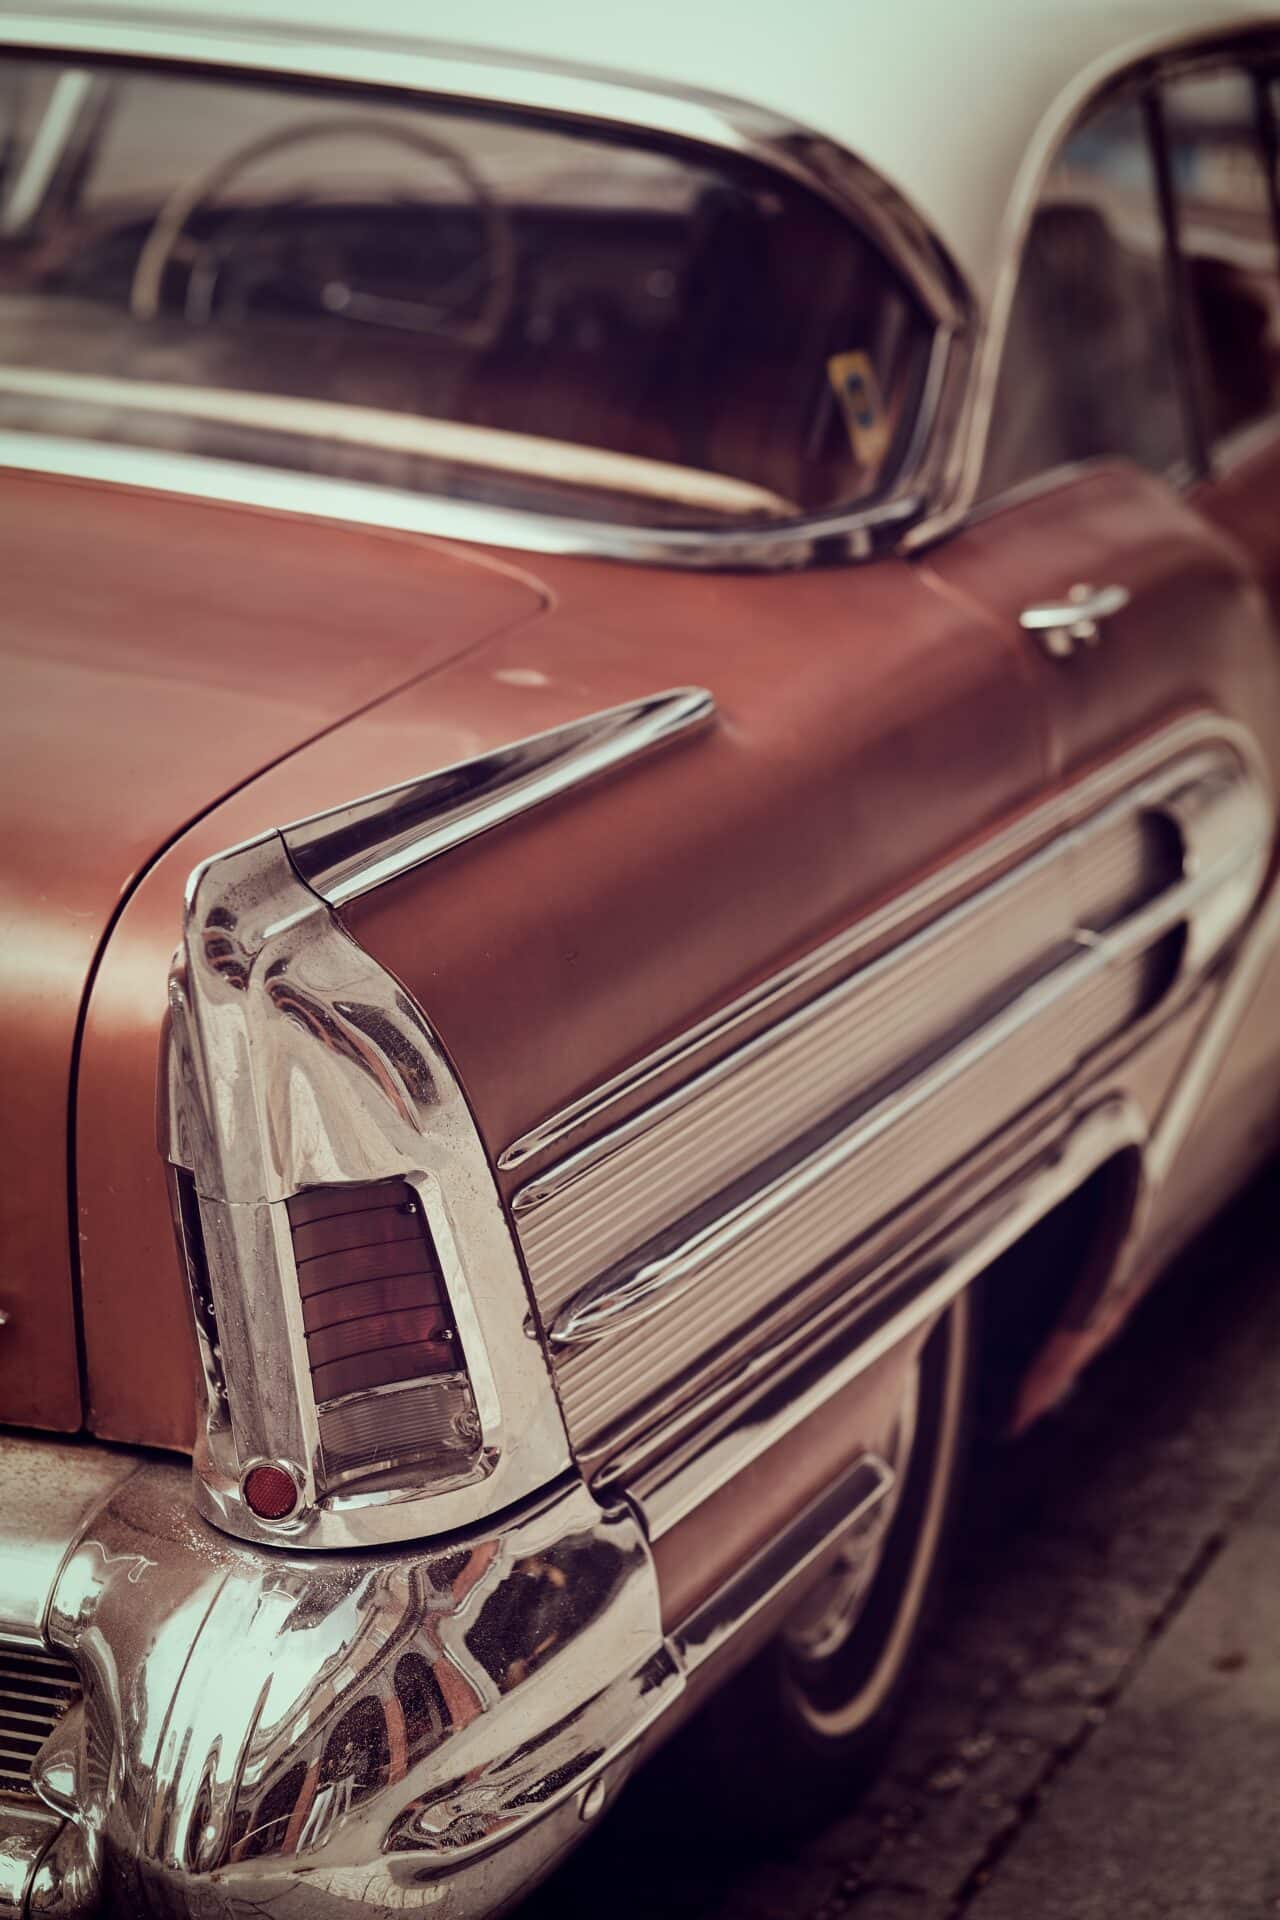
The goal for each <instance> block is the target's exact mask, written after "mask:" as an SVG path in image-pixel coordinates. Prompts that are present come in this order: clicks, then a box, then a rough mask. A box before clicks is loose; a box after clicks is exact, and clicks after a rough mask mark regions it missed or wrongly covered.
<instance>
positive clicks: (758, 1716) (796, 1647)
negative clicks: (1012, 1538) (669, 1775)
mask: <svg viewBox="0 0 1280 1920" xmlns="http://www.w3.org/2000/svg"><path fill="white" fill-rule="evenodd" d="M975 1305H976V1303H975V1301H974V1300H973V1298H972V1296H971V1294H970V1293H968V1292H966V1293H963V1294H961V1295H960V1297H959V1298H958V1299H957V1300H956V1301H955V1302H954V1303H953V1305H952V1306H950V1307H949V1308H948V1309H947V1311H946V1312H945V1313H944V1314H943V1315H942V1316H941V1318H940V1319H939V1320H938V1322H937V1324H936V1325H935V1327H934V1328H933V1329H932V1331H931V1332H930V1334H929V1337H928V1339H927V1341H926V1342H925V1344H924V1346H923V1348H922V1350H921V1354H920V1358H919V1361H918V1363H917V1365H916V1367H915V1368H914V1369H913V1371H912V1375H911V1380H910V1384H909V1386H908V1389H907V1392H906V1394H905V1396H904V1399H903V1404H902V1408H901V1411H900V1414H899V1418H898V1421H897V1427H896V1433H895V1437H894V1440H893V1442H892V1443H891V1447H890V1451H891V1452H892V1454H893V1456H894V1457H893V1460H892V1462H891V1464H892V1465H893V1466H894V1469H895V1473H896V1476H897V1478H896V1482H895V1486H894V1490H893V1493H892V1494H891V1495H890V1497H889V1503H888V1506H887V1511H886V1509H885V1508H884V1507H882V1509H881V1511H880V1514H879V1516H878V1520H879V1524H878V1526H876V1528H875V1532H874V1534H868V1532H867V1531H866V1529H865V1527H864V1528H857V1529H854V1530H853V1531H852V1532H851V1534H850V1537H849V1540H848V1541H847V1543H846V1546H845V1549H844V1551H843V1552H842V1553H841V1554H840V1555H839V1556H838V1558H837V1559H836V1560H835V1561H834V1562H833V1564H832V1565H831V1566H830V1567H829V1569H828V1570H827V1571H826V1572H825V1573H824V1575H823V1577H822V1579H821V1580H820V1581H819V1582H818V1583H817V1585H816V1586H815V1587H814V1588H812V1589H811V1590H810V1592H809V1593H808V1594H806V1596H805V1598H804V1600H803V1601H802V1602H801V1603H800V1604H799V1605H798V1606H797V1608H796V1610H795V1612H794V1613H793V1614H792V1615H791V1617H790V1618H789V1620H788V1621H787V1623H786V1625H785V1627H784V1628H783V1630H782V1632H781V1633H780V1634H779V1636H778V1638H777V1639H776V1640H775V1641H773V1642H772V1643H771V1644H770V1645H769V1646H768V1647H766V1648H765V1649H764V1651H763V1652H762V1653H760V1654H759V1655H758V1656H757V1657H756V1658H755V1660H754V1661H752V1662H751V1664H750V1665H749V1666H747V1667H746V1668H744V1670H743V1672H742V1673H741V1674H740V1675H738V1676H737V1677H736V1679H735V1680H733V1681H732V1682H730V1684H729V1685H728V1686H727V1687H726V1688H725V1689H724V1690H723V1691H722V1693H720V1694H719V1695H718V1696H716V1697H715V1698H714V1699H713V1700H712V1701H711V1702H710V1704H709V1706H708V1707H707V1709H706V1710H705V1712H704V1714H703V1715H702V1716H701V1723H702V1724H700V1725H698V1726H696V1727H695V1729H691V1733H692V1736H693V1739H694V1741H695V1743H696V1745H697V1746H698V1747H700V1748H702V1749H703V1752H704V1758H710V1757H712V1756H706V1754H705V1748H706V1745H707V1743H708V1742H710V1744H711V1746H712V1747H713V1749H714V1756H713V1758H712V1765H713V1769H714V1775H715V1778H716V1781H717V1788H716V1798H717V1799H720V1800H723V1802H724V1804H725V1806H726V1810H727V1809H728V1808H729V1806H730V1805H732V1807H733V1809H734V1817H735V1819H736V1820H738V1821H741V1819H742V1817H743V1814H744V1811H748V1810H749V1816H750V1818H751V1820H752V1822H753V1825H755V1826H756V1828H757V1831H760V1832H762V1833H765V1834H769V1835H784V1836H785V1835H789V1834H794V1833H795V1832H797V1831H801V1830H803V1829H805V1828H807V1827H811V1826H812V1825H813V1824H814V1823H815V1821H817V1820H819V1819H821V1817H822V1816H823V1814H824V1813H825V1812H827V1811H828V1810H829V1809H830V1808H831V1807H832V1806H833V1805H834V1804H835V1803H836V1802H842V1803H844V1804H845V1805H847V1804H848V1802H849V1800H850V1798H851V1797H853V1796H854V1795H856V1793H857V1792H858V1790H859V1789H860V1787H861V1786H862V1785H864V1784H865V1782H866V1781H867V1780H868V1779H869V1777H870V1776H871V1774H872V1773H873V1772H874V1771H875V1769H876V1767H877V1766H878V1765H879V1763H880V1760H881V1758H882V1757H883V1753H884V1749H885V1746H886V1745H887V1742H888V1739H889V1737H890V1735H891V1734H892V1732H893V1730H894V1727H895V1726H896V1723H897V1720H898V1717H899V1714H900V1712H901V1708H902V1706H903V1704H904V1699H905V1695H906V1692H907V1688H908V1684H909V1681H910V1678H911V1667H912V1656H913V1654H914V1652H915V1650H916V1647H917V1646H918V1644H919V1641H920V1638H921V1634H922V1632H923V1629H924V1627H925V1625H926V1623H927V1621H928V1618H929V1614H930V1609H931V1603H932V1601H933V1599H934V1597H935V1594H936V1592H937V1588H938V1585H939V1581H940V1575H941V1571H942V1567H943V1564H944V1561H945V1558H946V1550H947V1544H948V1539H949V1535H950V1532H951V1522H952V1519H953V1516H954V1512H955V1507H956V1501H957V1495H958V1492H959V1488H960V1485H961V1482H962V1478H963V1469H964V1465H965V1462H966V1459H967V1455H968V1437H969V1425H970V1402H971V1398H972V1386H973V1374H974V1354H975V1350H976V1325H975V1321H976V1315H975Z"/></svg>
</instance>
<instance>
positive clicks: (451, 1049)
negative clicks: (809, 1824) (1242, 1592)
mask: <svg viewBox="0 0 1280 1920" xmlns="http://www.w3.org/2000/svg"><path fill="white" fill-rule="evenodd" d="M290 16H292V19H290ZM426 21H429V24H430V31H431V34H432V36H433V38H432V39H431V40H430V41H427V40H425V39H423V38H422V37H421V36H422V31H423V23H424V22H426ZM353 22H354V24H353ZM0 49H2V50H0V74H2V75H3V87H2V88H0V336H2V339H3V344H2V346H0V465H2V466H3V468H4V473H3V475H2V476H0V541H2V544H3V560H2V562H0V565H2V575H0V577H2V579H3V591H2V599H0V607H2V624H3V632H4V649H5V666H4V673H5V691H4V698H3V730H4V777H5V795H6V799H5V810H4V815H3V820H4V873H5V898H6V903H7V904H6V909H5V913H6V919H5V932H4V941H3V965H4V988H3V993H4V1050H5V1051H4V1079H5V1086H6V1088H7V1095H6V1100H5V1106H4V1135H5V1145H4V1154H5V1179H4V1187H3V1207H4V1216H5V1223H4V1243H3V1245H4V1258H3V1265H2V1267H0V1308H2V1309H3V1325H2V1326H0V1420H3V1421H4V1422H5V1423H6V1431H5V1432H4V1434H3V1435H2V1436H0V1913H24V1914H26V1913H29V1914H30V1915H32V1916H45V1917H46V1920H49V1917H51V1916H55V1915H57V1916H64V1917H66V1916H73V1915H87V1914H90V1913H92V1912H94V1911H96V1910H98V1908H99V1906H100V1905H101V1904H102V1903H103V1902H104V1901H108V1902H114V1903H115V1906H116V1908H117V1910H119V1911H122V1912H129V1913H132V1912H141V1911H152V1912H163V1913H174V1912H179V1913H181V1912H192V1913H197V1914H200V1915H218V1914H225V1915H229V1916H231V1915H243V1914H248V1913H250V1912H252V1913H254V1914H266V1913H270V1914H278V1915H281V1916H313V1915H315V1916H329V1915H339V1914H351V1913H353V1912H354V1911H356V1910H357V1909H360V1908H362V1907H365V1906H367V1907H370V1908H373V1909H379V1910H381V1909H385V1910H393V1911H396V1912H399V1911H401V1910H402V1909H403V1910H409V1909H415V1910H416V1909H418V1908H422V1909H424V1910H427V1911H429V1912H430V1913H431V1914H433V1915H437V1916H440V1917H441V1920H474V1917H475V1916H480V1915H487V1914H492V1913H496V1912H498V1911H499V1910H501V1909H503V1908H505V1907H507V1906H509V1905H510V1904H512V1903H513V1902H514V1901H516V1900H518V1899H519V1897H520V1896H521V1894H522V1893H523V1892H524V1891H525V1890H526V1889H527V1888H529V1887H530V1886H532V1885H533V1884H534V1882H535V1881H536V1880H537V1879H538V1878H539V1877H540V1876H542V1875H544V1874H545V1873H546V1872H548V1870H549V1869H550V1868H551V1867H552V1866H553V1865H554V1863H555V1862H556V1861H557V1860H558V1859H559V1858H560V1857H562V1856H563V1854H564V1853H565V1852H566V1851H567V1850H568V1849H569V1848H570V1847H571V1846H572V1845H573V1844H574V1842H575V1841H576V1840H577V1839H578V1838H579V1837H580V1836H581V1835H583V1834H584V1833H586V1832H587V1831H588V1830H589V1829H590V1827H591V1825H592V1823H593V1822H594V1821H595V1820H596V1819H597V1817H598V1816H599V1815H600V1813H601V1812H602V1810H603V1809H605V1808H606V1807H608V1806H609V1805H610V1803H611V1802H612V1800H613V1798H614V1796H615V1795H616V1793H617V1792H618V1789H619V1786H620V1785H621V1783H622V1782H623V1780H624V1779H625V1777H626V1776H627V1775H628V1773H629V1772H630V1771H631V1770H632V1768H633V1767H634V1766H635V1764H636V1763H637V1761H638V1760H639V1759H640V1758H641V1757H642V1756H643V1755H645V1754H646V1753H648V1752H650V1751H651V1750H652V1749H654V1748H655V1747H656V1746H657V1745H658V1744H659V1743H660V1742H661V1741H663V1740H664V1739H665V1738H666V1737H667V1736H668V1735H669V1734H670V1733H671V1732H672V1730H673V1729H675V1728H676V1727H677V1726H681V1727H683V1729H684V1732H683V1734H682V1739H693V1740H698V1741H705V1742H708V1743H709V1747H708V1749H707V1750H708V1751H710V1752H711V1753H712V1754H714V1755H716V1756H718V1758H716V1759H715V1761H714V1764H713V1766H712V1767H711V1768H710V1769H709V1770H710V1771H713V1772H714V1771H715V1770H716V1769H717V1768H719V1767H720V1766H721V1765H724V1766H726V1767H727V1766H728V1765H729V1763H730V1760H731V1759H732V1757H733V1755H734V1754H735V1753H737V1754H741V1755H745V1756H746V1757H747V1758H748V1760H749V1762H750V1767H747V1768H744V1769H743V1777H744V1780H745V1779H746V1777H747V1774H748V1773H751V1772H752V1771H753V1770H754V1772H753V1777H754V1778H755V1779H756V1780H757V1783H758V1784H757V1788H756V1789H751V1788H750V1787H749V1786H746V1785H744V1786H743V1787H742V1788H741V1792H742V1794H743V1795H744V1796H747V1795H748V1794H749V1793H750V1792H752V1791H756V1792H757V1797H758V1800H759V1803H760V1805H761V1807H762V1808H765V1809H767V1808H768V1807H770V1806H772V1807H773V1808H774V1809H775V1810H776V1811H777V1812H778V1813H779V1815H780V1816H782V1817H785V1818H786V1819H788V1820H789V1819H791V1818H793V1817H795V1818H799V1817H802V1815H803V1813H804V1812H805V1810H806V1808H809V1809H812V1808H814V1807H817V1806H820V1805H821V1804H822V1803H823V1796H824V1794H826V1793H827V1792H828V1791H829V1790H830V1783H832V1782H836V1783H838V1787H839V1791H841V1792H843V1793H845V1794H848V1793H849V1792H851V1791H852V1788H853V1784H854V1783H855V1782H856V1780H857V1778H858V1777H859V1776H860V1775H865V1774H866V1772H867V1770H868V1769H869V1768H870V1767H871V1766H872V1765H873V1764H874V1760H875V1756H876V1754H877V1752H878V1751H879V1749H880V1747H881V1745H882V1743H883V1740H884V1738H885V1734H886V1729H887V1728H888V1727H890V1726H891V1724H892V1720H893V1715H894V1713H895V1710H896V1708H897V1706H898V1703H899V1701H900V1699H901V1696H902V1692H903V1685H904V1679H905V1677H906V1675H907V1673H908V1671H909V1668H910V1664H911V1658H912V1652H913V1648H914V1647H915V1646H916V1644H917V1643H918V1640H919V1637H920V1632H921V1622H922V1620H923V1619H924V1617H925V1614H926V1609H927V1606H928V1604H929V1602H930V1598H931V1595H933V1594H935V1593H936V1591H937V1587H938V1573H939V1568H940V1565H941V1561H942V1557H943V1548H944V1543H945V1539H946V1536H947V1532H948V1523H949V1519H950V1517H951V1516H952V1515H953V1514H954V1511H955V1506H956V1500H955V1495H956V1488H957V1485H958V1481H959V1474H960V1468H961V1463H962V1460H963V1457H964V1452H965V1440H966V1434H967V1432H968V1431H969V1428H970V1425H971V1419H970V1416H971V1414H972V1413H973V1410H974V1406H975V1402H976V1401H977V1400H978V1399H979V1398H980V1400H981V1406H982V1412H983V1417H984V1419H987V1420H989V1421H991V1422H994V1423H995V1424H996V1425H997V1426H999V1427H1001V1428H1002V1429H1004V1428H1009V1429H1013V1430H1015V1431H1016V1430H1020V1429H1021V1428H1022V1427H1024V1426H1025V1425H1026V1424H1027V1423H1028V1422H1029V1421H1031V1420H1032V1419H1033V1418H1035V1417H1036V1415H1037V1414H1039V1413H1041V1412H1043V1411H1045V1410H1046V1409H1048V1408H1049V1407H1051V1406H1052V1405H1053V1404H1054V1403H1055V1402H1056V1401H1057V1400H1058V1399H1059V1398H1060V1397H1061V1396H1062V1394H1063V1393H1064V1392H1065V1391H1066V1390H1067V1388H1068V1387H1069V1386H1070V1384H1071V1382H1072V1380H1073V1378H1074V1376H1075V1375H1076V1374H1077V1373H1078V1371H1079V1370H1080V1369H1081V1368H1082V1367H1083V1366H1084V1365H1085V1364H1086V1362H1087V1361H1088V1360H1089V1358H1090V1356H1091V1355H1093V1354H1094V1353H1095V1352H1096V1351H1097V1349H1098V1348H1099V1347H1100V1346H1101V1345H1102V1343H1103V1342H1104V1341H1106V1340H1107V1339H1108V1337H1109V1336H1110V1335H1111V1334H1112V1333H1113V1332H1114V1330H1115V1329H1116V1328H1117V1327H1118V1326H1119V1324H1120V1323H1121V1322H1122V1321H1123V1320H1124V1319H1125V1317H1126V1315H1127V1314H1128V1313H1129V1312H1130V1309H1131V1307H1132V1305H1133V1303H1134V1301H1135V1300H1136V1299H1138V1298H1139V1297H1140V1295H1141V1293H1142V1291H1143V1289H1144V1287H1145V1286H1146V1285H1147V1284H1148V1283H1149V1282H1150V1281H1151V1280H1152V1279H1153V1277H1154V1276H1155V1275H1156V1274H1157V1273H1158V1272H1159V1271H1160V1269H1161V1267H1162V1266H1163V1265H1164V1264H1165V1263H1167V1261H1168V1259H1169V1257H1170V1255H1171V1253H1172V1252H1173V1251H1174V1250H1175V1249H1176V1248H1177V1247H1178V1246H1179V1245H1180V1244H1182V1243H1183V1242H1184V1241H1185V1240H1186V1238H1187V1236H1188V1235H1189V1234H1191V1233H1192V1232H1193V1231H1194V1230H1196V1229H1197V1228H1199V1227H1200V1226H1202V1225H1203V1224H1204V1223H1205V1222H1207V1221H1208V1220H1209V1218H1210V1217H1211V1216H1212V1214H1213V1212H1214V1211H1215V1209H1217V1208H1218V1207H1219V1206H1220V1205H1221V1204H1222V1202H1223V1200H1224V1199H1225V1198H1226V1197H1227V1196H1228V1195H1229V1194H1230V1192H1231V1191H1232V1190H1233V1189H1234V1188H1235V1187H1236V1186H1237V1185H1238V1184H1239V1183H1240V1182H1241V1181H1243V1180H1244V1179H1245V1178H1246V1177H1247V1176H1248V1175H1249V1174H1250V1173H1251V1171H1252V1170H1253V1169H1255V1168H1257V1167H1258V1166H1260V1165H1261V1164H1262V1163H1263V1161H1264V1159H1265V1157H1266V1156H1267V1155H1268V1154H1269V1153H1270V1152H1271V1151H1272V1150H1273V1148H1274V1146H1275V1144H1276V1141H1277V1136H1278V1134H1280V944H1278V936H1280V890H1278V889H1277V887H1276V884H1275V881H1274V877H1273V864H1272V862H1273V846H1274V838H1275V828H1276V798H1275V796H1276V788H1277V782H1278V780H1280V636H1278V633H1277V627H1276V622H1275V614H1276V606H1277V601H1278V600H1280V251H1278V245H1277V235H1278V233H1280V194H1278V189H1277V127H1278V124H1280V19H1277V20H1276V21H1275V22H1273V23H1272V24H1271V25H1269V24H1268V19H1267V17H1266V15H1265V14H1264V13H1262V12H1257V11H1255V12H1252V13H1249V14H1247V15H1241V14H1239V13H1238V12H1237V11H1235V10H1233V9H1232V8H1231V7H1229V6H1226V5H1223V4H1221V3H1220V0H1119V4H1115V3H1113V0H1036V3H1035V4H1030V0H1021V3H1020V0H965V4H963V5H955V4H953V5H949V6H947V5H942V4H937V3H931V4H929V5H927V6H926V5H923V4H918V5H915V6H896V7H876V8H872V7H870V6H836V5H834V4H831V3H830V0H800V4H799V5H798V6H796V7H792V8H789V9H788V10H787V11H786V12H785V14H784V15H779V14H777V12H776V10H774V9H768V10H766V9H763V8H760V9H752V8H750V7H747V8H743V7H742V6H741V5H738V6H735V7H730V6H729V5H727V4H725V3H724V0H714V4H713V0H703V4H702V5H701V6H695V7H693V8H686V7H678V6H672V5H668V4H667V0H650V4H648V5H646V6H644V7H640V8H633V9H619V8H608V7H595V8H587V7H585V6H581V5H573V4H571V3H570V0H550V3H549V5H547V6H545V7H540V8H537V9H530V8H528V7H527V6H517V5H516V4H514V0H493V4H491V5H489V6H487V7H484V8H474V7H464V6H462V5H459V4H455V0H439V4H436V5H433V6H432V7H431V8H429V9H422V8H414V7H412V6H410V5H408V4H407V0H406V3H405V4H398V3H397V0H376V3H375V5H374V6H372V7H370V8H369V9H367V10H366V12H365V13H361V12H360V11H359V10H357V13H356V14H355V15H354V16H353V15H352V13H351V9H350V8H349V7H348V6H346V5H343V4H340V3H339V0H269V4H266V5H265V6H259V5H256V4H255V3H254V0H230V4H224V5H222V6H220V7H218V8H217V9H214V8H213V7H212V6H210V7H209V8H208V10H207V12H205V13H203V14H202V13H199V12H197V11H196V10H194V9H184V10H183V11H182V12H181V13H180V14H179V13H176V12H173V11H171V10H160V9H154V10H153V9H152V7H151V6H150V4H149V0H148V3H147V4H144V5H142V6H134V7H133V8H132V9H131V10H130V11H129V12H127V13H123V12H122V13H120V14H118V15H116V14H112V13H109V12H106V11H103V10H102V9H94V8H93V7H91V6H89V5H86V6H84V7H83V8H82V9H81V10H80V11H79V12H76V13H74V14H72V13H70V12H63V11H60V10H56V9H53V8H44V9H41V10H39V11H37V12H34V13H26V14H10V15H7V16H6V17H5V18H4V20H3V23H2V24H0ZM175 943H176V954H175ZM157 1089H158V1093H157ZM175 1228H176V1235H175ZM1134 1391H1135V1393H1138V1392H1141V1383H1140V1382H1139V1381H1136V1380H1135V1383H1134ZM695 1709H697V1710H698V1711H697V1712H695ZM766 1749H767V1750H768V1751H767V1754H765V1750H766ZM762 1755H764V1757H763V1758H762ZM735 1791H738V1789H736V1788H735ZM741 1804H746V1799H745V1797H744V1800H743V1801H742V1803H741Z"/></svg>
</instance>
